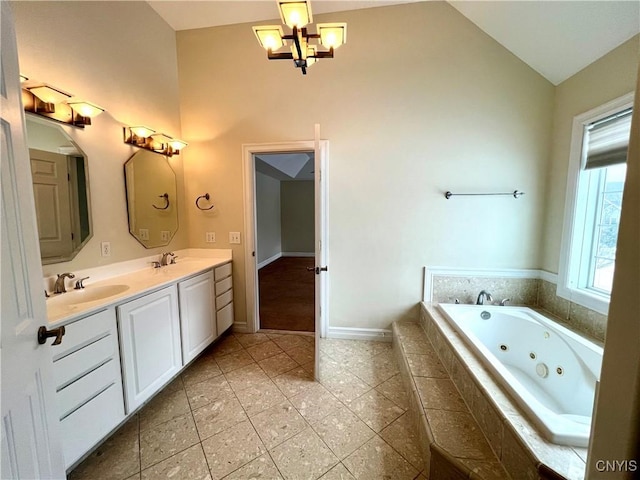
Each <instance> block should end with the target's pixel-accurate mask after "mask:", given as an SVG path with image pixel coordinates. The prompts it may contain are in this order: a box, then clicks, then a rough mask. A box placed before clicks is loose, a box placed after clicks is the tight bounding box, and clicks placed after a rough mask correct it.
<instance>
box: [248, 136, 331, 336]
mask: <svg viewBox="0 0 640 480" xmlns="http://www.w3.org/2000/svg"><path fill="white" fill-rule="evenodd" d="M315 146H316V145H315V141H314V140H306V141H292V142H281V143H251V144H245V145H243V146H242V159H243V161H242V176H243V188H244V229H245V232H246V233H245V239H246V241H245V247H244V254H245V262H244V263H245V292H246V293H245V295H246V298H245V300H246V311H247V321H246V326H245V328H244V329H245V330H246V331H247V332H248V333H255V332H257V331H258V329H259V322H258V318H259V311H258V309H259V306H260V305H259V303H258V262H257V256H254V252H255V253H257V252H256V245H257V238H256V236H257V223H256V222H257V219H256V199H255V185H256V184H255V159H254V155H255V154H259V153H296V152H309V151H315ZM328 160H329V141H328V140H320V141H319V155H315V156H314V171H315V173H314V179H315V186H316V187H315V195H316V196H319V201H316V202H315V212H314V215H315V218H316V219H319V220H320V222H319V223H320V232H319V237H320V238H319V242H320V244H319V245H315V253H316V265H319V264H318V262H319V261H321V260H320V258H321V257H323V258H324V264H328V242H327V238H328V228H327V226H328V212H327V210H328V209H327V205H328V201H327V192H328V186H327V183H328V182H327V179H328V174H327V173H328V172H327V167H328V163H329V161H328ZM321 252H322V254H321ZM317 281H318V282H320V284H319V287H320V292H321V294H320V299H319V309H318V308H316V312H318V311H319V312H320V315H319V316H320V319H319V322H318V318H316V336H318V334H319V335H320V336H322V337H326V333H327V325H328V322H327V318H328V313H329V295H328V289H327V277H326V275H318V276H317ZM316 315H317V314H316ZM318 323H319V327H320V328H318ZM237 325H238V324H237V323H236V326H237ZM241 328H242V326H241Z"/></svg>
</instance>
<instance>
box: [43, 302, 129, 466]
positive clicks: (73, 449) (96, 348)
mask: <svg viewBox="0 0 640 480" xmlns="http://www.w3.org/2000/svg"><path fill="white" fill-rule="evenodd" d="M65 329H66V333H65V336H64V337H63V341H62V343H61V344H60V345H59V346H56V347H54V349H53V352H54V355H53V375H54V380H55V385H56V402H57V407H58V414H59V418H60V426H61V437H62V447H63V453H64V460H65V466H66V467H67V468H68V467H69V466H71V465H72V464H73V463H74V462H75V461H77V460H78V459H79V458H80V457H82V455H84V454H85V453H86V452H87V451H88V450H90V449H91V448H92V447H93V446H95V445H96V444H97V443H98V442H99V441H100V440H102V438H103V437H104V436H105V435H107V434H108V433H109V432H110V431H111V430H113V429H114V428H115V427H117V426H118V424H120V422H122V421H123V420H124V418H125V413H124V402H123V396H122V379H121V376H120V356H119V351H118V332H117V328H116V313H115V309H114V308H113V307H111V308H108V309H106V310H103V311H101V312H98V313H94V314H93V315H89V316H87V317H84V318H81V319H79V320H77V321H75V322H73V323H70V324H67V325H65Z"/></svg>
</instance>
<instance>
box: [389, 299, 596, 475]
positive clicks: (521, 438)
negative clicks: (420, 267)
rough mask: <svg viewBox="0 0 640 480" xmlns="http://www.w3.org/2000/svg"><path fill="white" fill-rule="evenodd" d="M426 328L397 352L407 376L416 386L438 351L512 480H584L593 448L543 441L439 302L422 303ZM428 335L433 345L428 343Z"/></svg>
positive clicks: (423, 323)
mask: <svg viewBox="0 0 640 480" xmlns="http://www.w3.org/2000/svg"><path fill="white" fill-rule="evenodd" d="M420 326H421V327H422V328H421V329H420V330H416V328H415V327H410V328H411V329H412V333H413V334H414V335H417V337H416V338H424V340H423V341H417V340H415V339H412V340H411V341H410V342H409V344H410V346H409V347H408V348H407V346H406V345H398V346H402V347H403V348H402V350H401V349H400V348H397V349H396V352H397V355H402V356H404V357H408V360H406V361H405V365H406V364H408V365H409V370H408V372H407V374H405V378H407V377H408V375H411V376H410V377H408V378H407V380H412V381H414V383H416V382H415V379H416V378H421V377H422V376H424V372H423V371H420V370H419V369H417V368H416V367H415V366H412V364H415V362H418V361H424V358H423V355H426V356H427V357H433V353H432V352H433V351H435V352H436V360H438V361H439V362H440V364H441V368H444V370H445V372H446V374H447V377H448V378H450V379H451V381H452V382H453V384H455V386H456V387H457V389H458V391H459V392H460V394H461V396H462V398H463V399H464V402H465V403H466V405H467V406H468V407H469V410H470V412H471V414H472V415H473V417H475V419H476V421H477V422H478V425H479V426H480V428H481V430H482V432H483V433H484V435H485V436H486V438H487V439H488V441H489V444H490V445H491V448H492V449H493V451H494V452H495V454H496V456H497V457H498V459H499V460H500V462H501V463H502V465H503V466H504V468H505V469H506V471H507V472H508V473H509V474H510V475H511V477H512V478H514V479H516V478H517V479H538V478H559V477H558V475H561V476H562V477H564V478H567V479H582V478H584V474H585V462H586V457H587V449H586V448H578V447H565V446H559V445H554V444H551V443H549V442H547V441H546V440H545V439H543V438H542V437H541V436H540V435H539V434H538V433H537V431H536V429H535V427H534V426H533V425H532V424H531V422H529V420H528V419H527V418H526V417H525V416H524V415H523V414H521V413H520V411H519V409H518V407H517V406H516V404H515V402H514V401H513V400H512V399H511V397H509V396H508V395H507V394H506V393H504V391H503V390H502V389H501V387H500V386H499V385H498V384H497V383H496V382H495V381H494V379H493V377H492V376H491V374H490V373H489V372H488V371H487V370H486V368H485V367H484V365H483V364H482V362H481V361H480V360H479V359H478V358H477V357H476V356H475V354H474V353H473V352H472V351H471V350H470V349H469V348H468V347H467V345H466V344H465V342H464V340H463V339H462V338H460V336H459V335H458V334H457V332H455V331H454V330H453V328H452V327H451V326H450V325H449V323H448V322H447V321H446V319H445V318H444V317H443V316H442V315H441V313H440V312H439V311H438V309H437V307H436V305H435V304H430V303H423V304H422V305H421V313H420ZM425 334H426V335H425ZM405 337H406V335H405ZM427 337H428V339H429V340H430V341H428V340H426V339H427ZM402 339H403V336H402V335H399V341H403V340H402ZM394 341H396V340H395V336H394ZM398 343H400V342H398ZM417 343H420V344H424V343H426V344H427V345H428V347H429V349H428V350H427V351H429V353H427V354H425V353H420V352H419V351H417V349H415V346H414V347H412V346H411V345H413V344H417ZM412 349H413V350H412ZM412 356H413V358H412ZM401 365H402V364H401ZM401 370H402V368H401ZM434 371H435V372H436V373H437V374H439V375H442V372H441V371H439V370H437V369H435V370H434V367H429V368H428V369H427V370H426V372H427V373H428V374H432V373H433V372H434ZM427 418H428V417H427ZM436 440H437V439H436Z"/></svg>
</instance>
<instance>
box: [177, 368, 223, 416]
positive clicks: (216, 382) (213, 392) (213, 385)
mask: <svg viewBox="0 0 640 480" xmlns="http://www.w3.org/2000/svg"><path fill="white" fill-rule="evenodd" d="M185 390H186V392H187V399H188V400H189V405H191V409H192V410H195V409H197V408H200V407H204V406H205V405H208V404H209V403H211V402H213V401H214V400H217V399H219V398H222V397H227V396H229V395H233V390H231V387H230V386H229V382H227V379H226V378H225V377H224V376H223V375H220V376H218V377H213V378H209V379H207V380H205V381H203V382H200V383H194V384H193V385H186V386H185Z"/></svg>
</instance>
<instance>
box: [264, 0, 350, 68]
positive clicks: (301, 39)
mask: <svg viewBox="0 0 640 480" xmlns="http://www.w3.org/2000/svg"><path fill="white" fill-rule="evenodd" d="M278 9H279V10H280V18H281V19H282V23H284V24H285V25H287V27H289V28H290V29H291V34H290V35H285V34H284V31H283V29H282V25H263V26H258V27H253V32H254V33H255V35H256V38H257V39H258V43H260V45H261V46H262V47H263V48H264V49H265V50H267V57H268V58H269V60H293V64H294V65H295V66H296V68H299V69H300V70H302V74H303V75H306V74H307V68H308V67H310V66H311V65H313V64H314V63H316V62H317V61H318V59H320V58H333V51H334V50H335V49H336V48H338V47H339V46H340V45H342V44H344V43H346V41H347V24H346V23H319V24H318V26H317V33H310V32H309V31H308V30H307V28H306V25H308V24H310V23H311V22H312V21H313V19H312V16H311V4H310V3H309V2H308V1H307V0H278ZM318 40H319V44H318ZM283 47H289V50H290V51H282V52H278V51H277V50H279V49H281V48H283ZM321 47H322V48H324V50H320V48H321Z"/></svg>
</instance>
